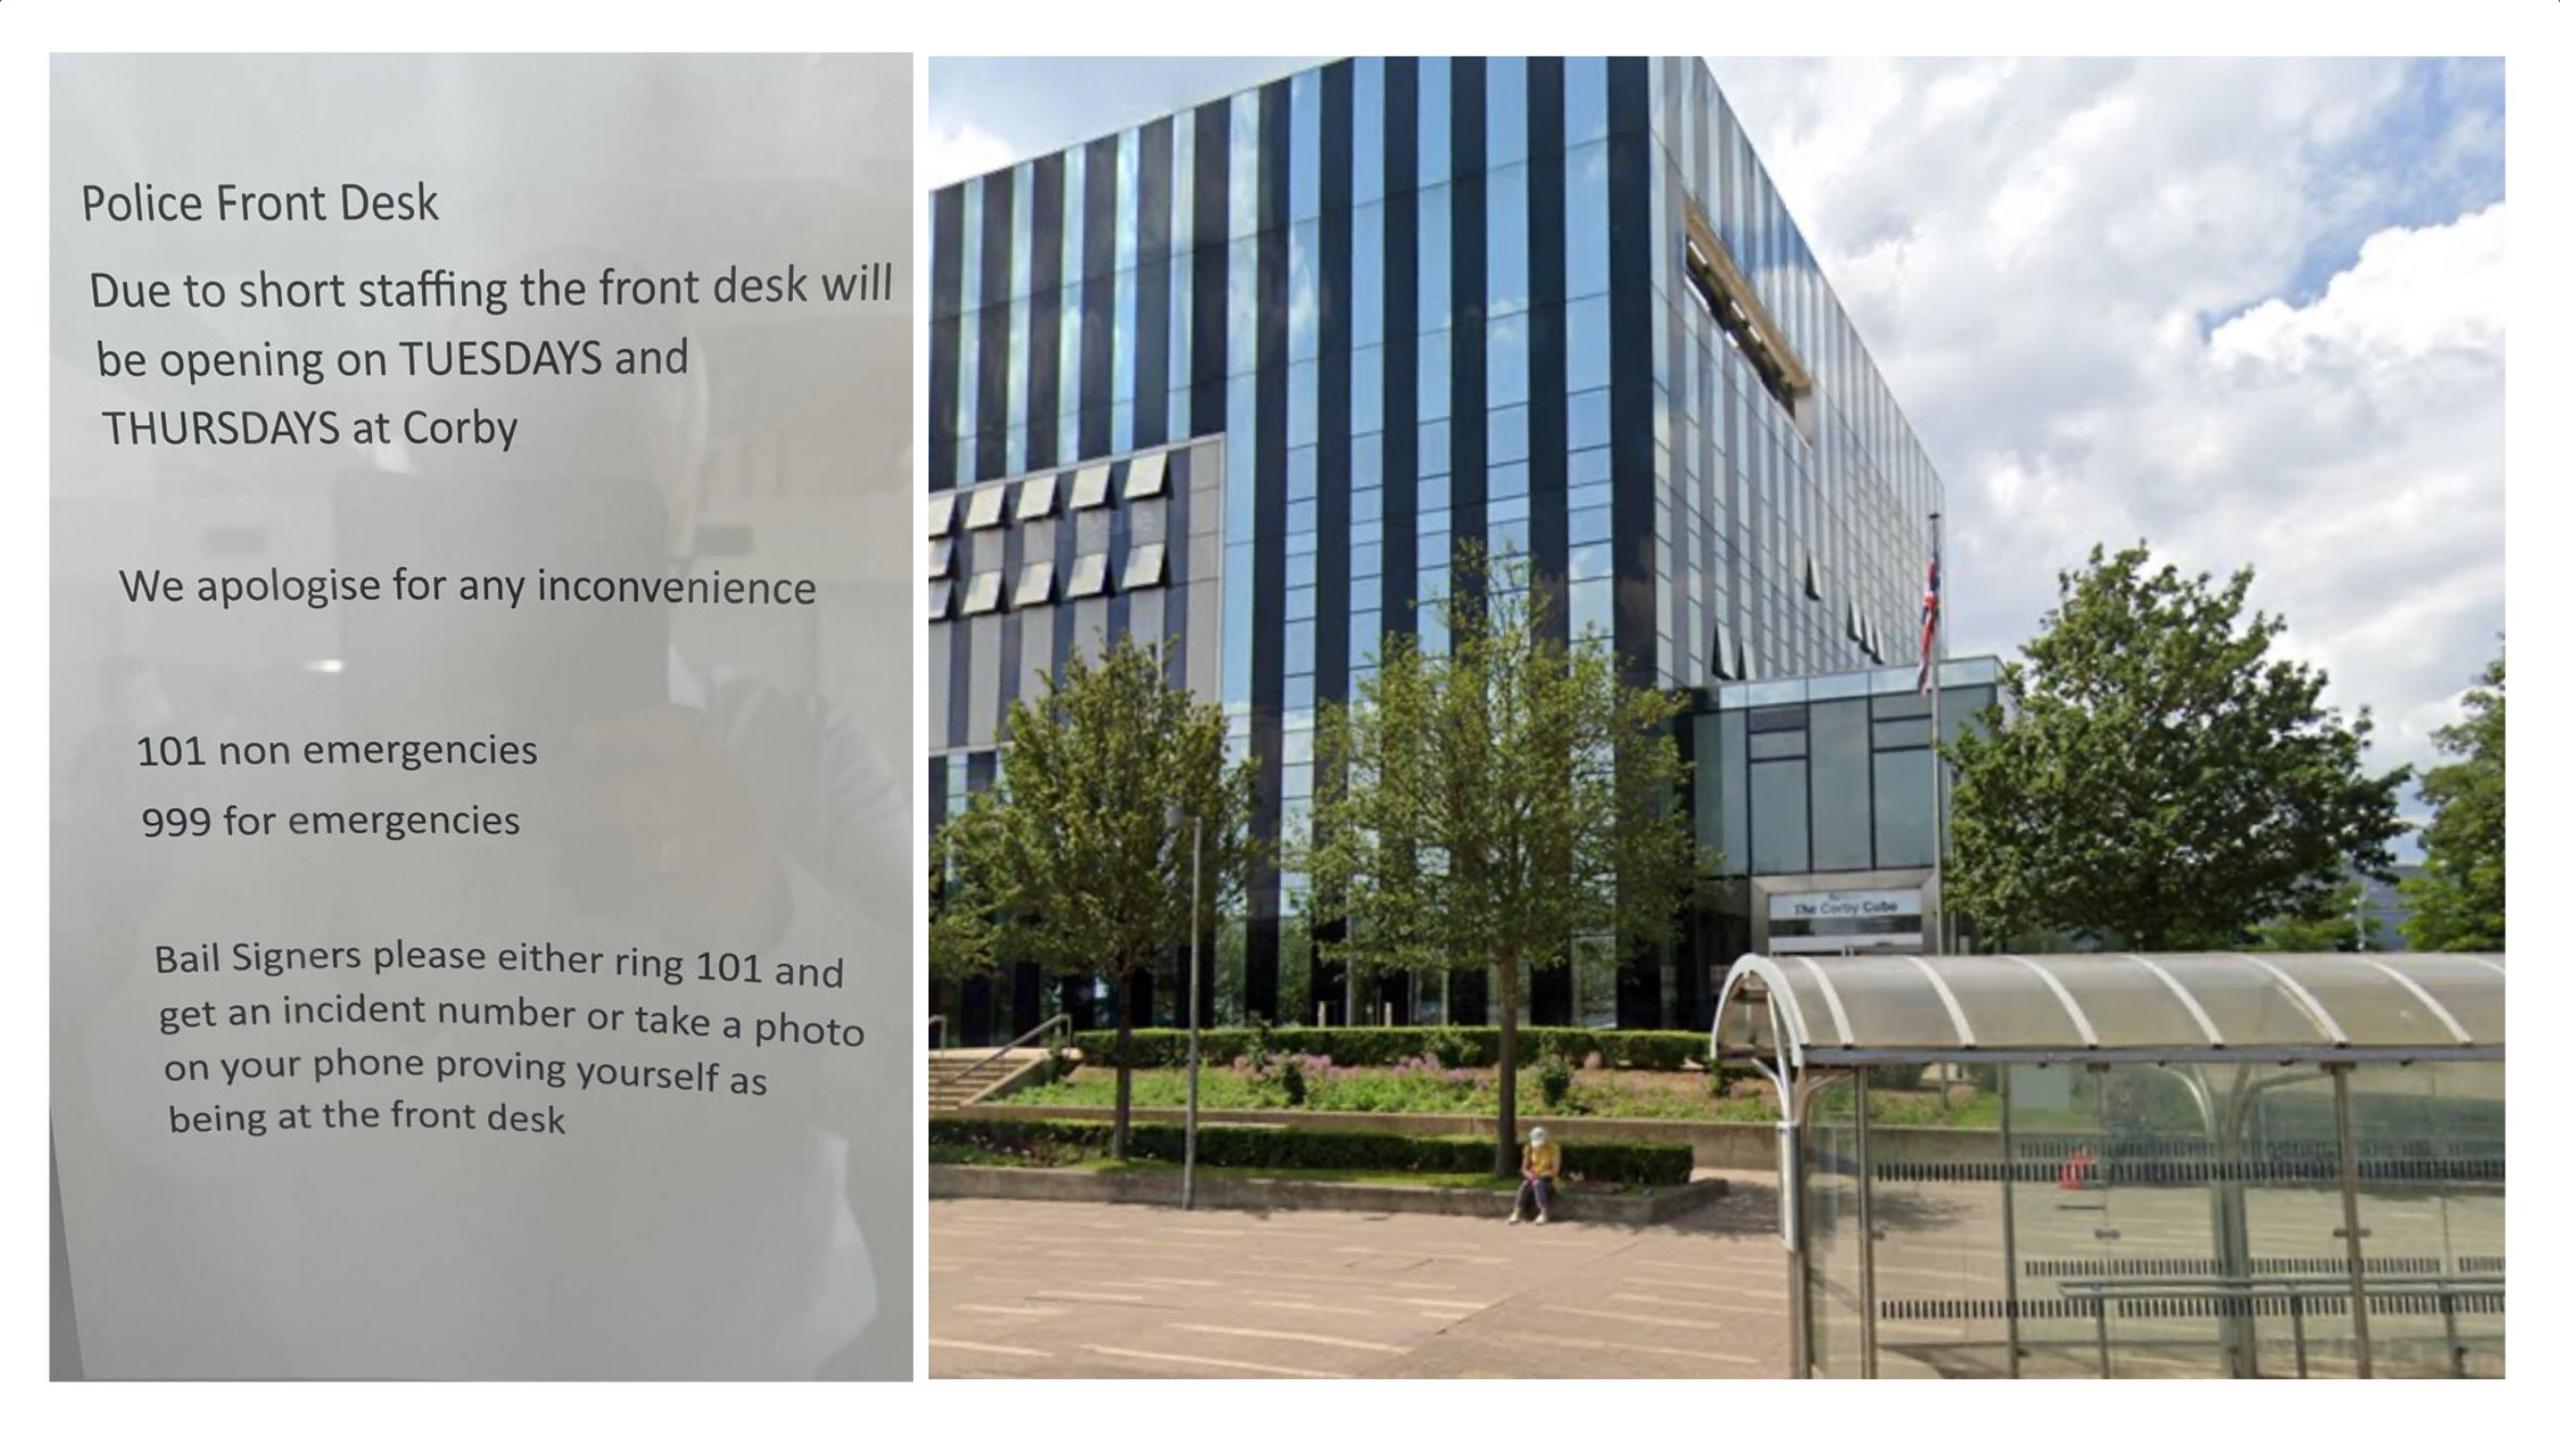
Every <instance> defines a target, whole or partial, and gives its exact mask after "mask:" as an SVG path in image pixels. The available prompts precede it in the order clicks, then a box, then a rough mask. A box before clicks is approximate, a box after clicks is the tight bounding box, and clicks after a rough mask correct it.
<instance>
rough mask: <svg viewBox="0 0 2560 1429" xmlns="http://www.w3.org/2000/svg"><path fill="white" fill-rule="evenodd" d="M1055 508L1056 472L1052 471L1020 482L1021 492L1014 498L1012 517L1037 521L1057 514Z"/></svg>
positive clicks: (1056, 491) (1056, 506)
mask: <svg viewBox="0 0 2560 1429" xmlns="http://www.w3.org/2000/svg"><path fill="white" fill-rule="evenodd" d="M1057 510H1058V474H1057V473H1056V472H1054V471H1053V472H1049V473H1047V474H1045V475H1041V476H1035V477H1033V478H1031V479H1030V480H1029V481H1026V482H1024V483H1022V494H1021V495H1020V496H1018V497H1015V498H1014V502H1013V519H1014V520H1016V521H1037V520H1039V519H1040V518H1041V517H1043V516H1052V515H1055V514H1057Z"/></svg>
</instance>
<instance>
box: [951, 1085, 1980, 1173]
mask: <svg viewBox="0 0 2560 1429" xmlns="http://www.w3.org/2000/svg"><path fill="white" fill-rule="evenodd" d="M934 1115H935V1116H936V1117H938V1118H943V1119H948V1120H968V1121H1109V1120H1110V1119H1111V1108H1109V1107H1084V1106H1024V1105H1022V1104H1020V1103H1016V1102H979V1103H977V1104H976V1105H973V1106H964V1107H957V1108H954V1109H952V1110H949V1111H938V1112H935V1113H934ZM1200 1115H1201V1119H1202V1120H1203V1121H1218V1122H1238V1123H1242V1124H1245V1125H1248V1126H1294V1127H1298V1128H1300V1129H1302V1130H1307V1131H1385V1132H1393V1133H1395V1134H1396V1135H1399V1136H1491V1135H1493V1133H1494V1118H1492V1117H1489V1116H1459V1115H1452V1114H1446V1113H1423V1112H1365V1111H1298V1110H1291V1109H1289V1108H1285V1107H1251V1108H1227V1107H1221V1108H1218V1109H1216V1110H1214V1111H1213V1110H1209V1109H1206V1108H1203V1109H1202V1111H1201V1113H1200ZM1129 1116H1130V1119H1131V1120H1133V1121H1148V1122H1179V1121H1181V1120H1182V1109H1181V1108H1180V1107H1133V1108H1131V1109H1130V1112H1129ZM1533 1121H1534V1122H1536V1123H1538V1124H1539V1125H1541V1126H1546V1127H1551V1128H1553V1129H1554V1130H1555V1132H1556V1134H1557V1135H1558V1136H1559V1137H1562V1138H1563V1139H1564V1142H1565V1146H1566V1154H1567V1155H1568V1156H1569V1155H1571V1154H1572V1150H1571V1148H1572V1145H1573V1143H1574V1141H1576V1140H1577V1139H1578V1140H1583V1141H1685V1142H1687V1143H1688V1144H1689V1151H1690V1154H1691V1155H1692V1156H1693V1157H1695V1158H1696V1164H1697V1165H1698V1166H1700V1167H1705V1168H1712V1169H1716V1170H1723V1171H1774V1170H1776V1169H1778V1128H1777V1125H1776V1124H1775V1123H1773V1122H1766V1121H1670V1120H1667V1119H1662V1118H1656V1117H1619V1116H1551V1115H1547V1114H1544V1113H1540V1114H1537V1115H1534V1116H1532V1115H1529V1114H1527V1113H1525V1112H1524V1113H1523V1114H1522V1116H1521V1118H1520V1124H1521V1125H1522V1126H1524V1127H1525V1126H1527V1125H1528V1124H1530V1123H1531V1122H1533ZM1868 1139H1869V1144H1870V1146H1871V1148H1872V1150H1873V1154H1874V1156H1875V1159H1876V1160H1878V1161H1897V1160H1901V1161H1997V1160H1999V1159H2000V1134H1999V1133H1998V1132H1995V1131H1964V1130H1958V1129H1955V1128H1953V1127H1928V1126H1903V1127H1874V1128H1870V1129H1869V1131H1868Z"/></svg>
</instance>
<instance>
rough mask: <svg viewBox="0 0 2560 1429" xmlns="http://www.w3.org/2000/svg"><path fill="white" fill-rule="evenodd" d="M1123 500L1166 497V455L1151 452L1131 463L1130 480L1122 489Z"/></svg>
mask: <svg viewBox="0 0 2560 1429" xmlns="http://www.w3.org/2000/svg"><path fill="white" fill-rule="evenodd" d="M1120 495H1121V499H1122V500H1125V501H1140V500H1144V499H1145V498H1147V497H1150V496H1162V495H1164V453H1163V452H1149V453H1148V454H1146V455H1145V456H1142V457H1139V458H1138V459H1137V460H1135V461H1132V462H1130V463H1129V479H1128V481H1127V482H1126V483H1125V484H1123V485H1122V486H1121V488H1120Z"/></svg>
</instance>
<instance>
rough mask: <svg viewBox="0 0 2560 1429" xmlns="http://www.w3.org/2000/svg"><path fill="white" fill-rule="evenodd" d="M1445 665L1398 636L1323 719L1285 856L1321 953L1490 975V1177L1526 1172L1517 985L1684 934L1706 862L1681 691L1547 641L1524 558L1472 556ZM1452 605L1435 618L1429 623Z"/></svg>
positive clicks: (1539, 594)
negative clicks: (1602, 945) (1583, 946)
mask: <svg viewBox="0 0 2560 1429" xmlns="http://www.w3.org/2000/svg"><path fill="white" fill-rule="evenodd" d="M1455 564H1456V571H1457V574H1458V577H1459V586H1460V588H1461V589H1466V588H1473V587H1477V586H1479V585H1480V586H1482V587H1483V588H1485V589H1486V590H1487V592H1488V593H1487V596H1486V598H1485V600H1484V602H1483V604H1482V607H1481V609H1470V608H1469V603H1468V602H1466V601H1464V600H1452V601H1448V602H1445V603H1443V604H1444V607H1445V611H1446V613H1445V614H1440V615H1438V616H1437V617H1436V618H1439V619H1441V620H1442V621H1443V622H1444V624H1445V625H1446V626H1447V628H1448V632H1449V640H1448V648H1447V651H1446V653H1445V654H1431V653H1426V652H1425V651H1424V650H1423V648H1422V647H1421V646H1420V645H1419V644H1418V643H1417V642H1416V641H1415V640H1414V639H1413V638H1412V637H1411V636H1409V635H1395V636H1390V637H1389V638H1388V639H1387V641H1386V642H1385V649H1384V650H1382V651H1381V653H1380V658H1379V662H1378V666H1377V669H1376V671H1375V673H1373V674H1371V675H1369V676H1368V677H1366V678H1364V679H1363V680H1362V681H1361V684H1360V691H1359V695H1358V698H1357V699H1355V700H1354V701H1353V702H1351V703H1349V704H1347V705H1345V704H1328V705H1326V706H1324V707H1323V708H1322V709H1320V710H1319V711H1318V713H1317V719H1316V739H1315V762H1316V769H1317V771H1318V773H1317V779H1316V783H1315V793H1314V798H1313V800H1312V801H1311V802H1312V811H1311V814H1310V815H1309V817H1308V818H1307V819H1306V820H1305V821H1304V824H1303V825H1302V827H1300V828H1298V829H1295V830H1293V831H1292V836H1291V840H1290V845H1289V849H1288V857H1289V861H1290V863H1291V865H1292V866H1293V867H1294V868H1295V869H1297V870H1298V871H1300V872H1302V873H1303V874H1304V875H1305V876H1306V883H1307V892H1306V897H1307V912H1308V916H1309V918H1310V919H1311V920H1312V921H1313V922H1314V923H1315V924H1316V925H1317V926H1319V927H1324V926H1327V925H1331V926H1332V927H1333V928H1335V929H1338V930H1339V937H1338V938H1335V939H1332V940H1329V941H1328V942H1327V943H1326V944H1324V945H1323V946H1324V948H1325V951H1326V953H1327V955H1328V956H1332V957H1337V958H1356V959H1358V960H1359V961H1360V962H1362V963H1363V964H1368V965H1373V966H1378V967H1386V968H1399V969H1431V970H1451V969H1475V968H1483V969H1488V970H1490V972H1491V973H1492V976H1493V980H1494V987H1495V992H1496V996H1497V999H1498V1002H1499V1006H1500V1009H1501V1032H1500V1035H1499V1040H1498V1046H1499V1057H1498V1064H1499V1072H1498V1077H1499V1088H1500V1129H1499V1132H1498V1134H1497V1135H1496V1137H1495V1139H1494V1140H1495V1170H1496V1171H1497V1172H1498V1173H1504V1174H1507V1173H1509V1172H1511V1171H1514V1170H1516V1169H1517V1168H1518V1164H1519V1162H1518V1158H1519V1152H1518V1147H1517V1145H1516V1140H1517V1138H1516V1131H1517V1106H1516V1103H1517V1093H1518V1082H1519V1061H1520V1055H1519V1054H1520V1049H1519V1025H1520V998H1521V984H1522V981H1523V977H1524V975H1525V974H1526V973H1527V972H1528V971H1529V970H1531V969H1533V968H1538V967H1544V966H1549V965H1552V964H1554V963H1557V962H1559V961H1562V960H1563V959H1565V958H1566V957H1568V956H1570V954H1571V950H1572V948H1573V945H1574V943H1575V942H1576V940H1577V939H1582V940H1590V939H1593V938H1595V937H1597V938H1600V939H1606V940H1608V941H1611V942H1613V943H1614V944H1615V945H1616V946H1617V947H1618V948H1620V949H1621V950H1626V949H1631V948H1633V947H1636V946H1639V945H1642V944H1645V943H1647V942H1654V943H1655V944H1656V945H1658V941H1659V940H1661V939H1664V938H1667V937H1669V936H1671V935H1672V934H1673V932H1674V930H1675V929H1676V926H1677V914H1678V912H1679V910H1680V908H1681V907H1682V905H1683V902H1684V900H1685V899H1686V897H1687V895H1688V893H1689V890H1690V888H1691V887H1692V885H1693V882H1694V879H1695V874H1696V869H1697V864H1696V860H1695V857H1694V855H1693V854H1692V852H1691V843H1690V834H1689V830H1688V827H1687V823H1686V820H1685V818H1684V815H1683V808H1682V803H1681V800H1680V791H1681V790H1682V789H1683V788H1684V787H1685V784H1686V781H1687V764H1686V761H1684V760H1683V759H1682V758H1681V756H1680V752H1679V748H1678V746H1677V744H1676V743H1675V741H1674V740H1673V737H1672V735H1671V733H1670V724H1671V720H1672V718H1673V716H1675V715H1677V714H1678V713H1679V712H1680V711H1681V709H1682V707H1683V706H1682V702H1681V700H1680V698H1679V697H1678V696H1676V695H1674V694H1672V693H1670V692H1668V691H1664V690H1659V689H1654V688H1652V687H1650V686H1642V685H1636V684H1631V683H1629V682H1627V681H1625V680H1622V679H1621V678H1620V677H1619V672H1618V670H1617V669H1616V668H1615V666H1614V664H1613V662H1612V661H1611V659H1610V657H1609V655H1608V654H1607V653H1606V652H1605V650H1604V649H1603V648H1602V646H1601V645H1600V644H1599V643H1598V642H1588V643H1573V644H1567V643H1565V642H1561V641H1558V640H1555V639H1553V638H1546V637H1542V636H1541V633H1540V632H1542V631H1544V630H1547V629H1548V620H1549V605H1548V600H1549V597H1548V596H1547V595H1546V594H1545V593H1544V592H1543V591H1541V590H1539V589H1538V588H1536V587H1535V586H1534V584H1533V583H1532V582H1531V581H1530V580H1529V579H1528V578H1527V574H1526V566H1525V563H1523V562H1521V561H1519V560H1517V559H1515V558H1509V557H1506V558H1505V559H1503V560H1502V561H1500V562H1498V563H1491V564H1488V563H1487V562H1486V561H1485V559H1484V556H1483V554H1482V552H1481V550H1476V549H1470V550H1466V551H1462V552H1461V554H1460V556H1459V558H1458V561H1457V562H1456V563H1455ZM1437 609H1440V607H1435V610H1437Z"/></svg>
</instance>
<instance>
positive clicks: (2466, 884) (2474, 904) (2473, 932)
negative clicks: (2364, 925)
mask: <svg viewBox="0 0 2560 1429" xmlns="http://www.w3.org/2000/svg"><path fill="white" fill-rule="evenodd" d="M2462 708H2463V716H2462V718H2461V719H2459V720H2457V721H2455V722H2454V723H2452V724H2449V725H2446V726H2445V727H2444V728H2442V729H2440V730H2437V731H2436V735H2435V744H2436V748H2438V749H2440V750H2443V751H2444V752H2445V753H2446V754H2447V755H2450V756H2452V758H2450V759H2449V760H2448V761H2447V762H2445V763H2443V764H2439V765H2437V766H2436V767H2435V768H2433V769H2430V770H2428V771H2427V772H2426V774H2425V775H2424V776H2422V777H2421V778H2420V779H2419V780H2418V797H2419V798H2420V799H2421V800H2423V801H2424V802H2425V803H2426V804H2427V806H2428V807H2430V808H2432V809H2434V810H2435V818H2434V820H2433V821H2432V822H2430V823H2429V824H2428V825H2427V830H2426V832H2425V833H2422V834H2420V835H2419V836H2418V843H2419V846H2420V847H2422V848H2424V849H2425V850H2426V862H2425V865H2424V866H2423V867H2421V868H2420V869H2419V871H2418V872H2417V873H2416V874H2415V875H2414V876H2412V877H2411V878H2410V879H2409V880H2408V881H2407V882H2406V883H2404V884H2402V885H2401V894H2400V902H2401V906H2403V907H2405V908H2407V909H2408V910H2409V916H2408V919H2407V921H2406V922H2404V923H2403V924H2402V925H2401V931H2402V932H2403V933H2404V934H2405V935H2406V936H2407V938H2408V940H2409V946H2410V947H2413V948H2427V949H2434V950H2441V951H2447V952H2481V951H2491V950H2497V949H2503V948H2505V947H2506V945H2507V657H2506V656H2504V655H2500V656H2499V657H2498V658H2497V659H2495V660H2492V661H2490V662H2489V668H2488V669H2487V670H2486V671H2484V672H2482V674H2481V677H2480V684H2479V686H2478V687H2477V688H2475V689H2472V690H2470V691H2467V692H2466V693H2465V694H2464V695H2463V697H2462Z"/></svg>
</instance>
